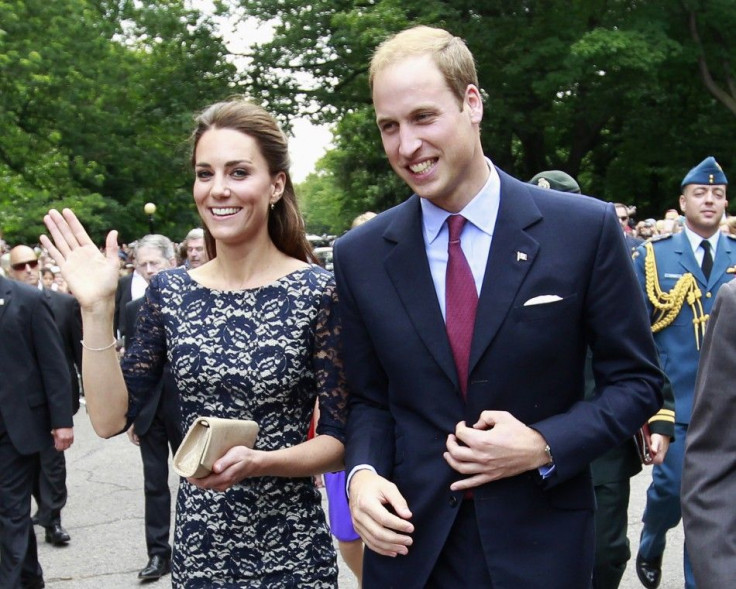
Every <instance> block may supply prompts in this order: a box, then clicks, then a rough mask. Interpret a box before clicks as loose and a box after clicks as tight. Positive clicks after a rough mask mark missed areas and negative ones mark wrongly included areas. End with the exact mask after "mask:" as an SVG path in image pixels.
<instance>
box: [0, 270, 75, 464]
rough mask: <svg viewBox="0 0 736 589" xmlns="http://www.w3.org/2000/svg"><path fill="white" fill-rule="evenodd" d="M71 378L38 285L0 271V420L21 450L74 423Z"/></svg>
mask: <svg viewBox="0 0 736 589" xmlns="http://www.w3.org/2000/svg"><path fill="white" fill-rule="evenodd" d="M70 389H71V378H70V374H69V368H68V366H67V364H66V361H65V360H64V351H63V349H62V344H61V337H60V336H59V330H58V329H57V327H56V324H55V323H54V317H53V315H52V313H51V309H50V308H49V305H48V303H47V302H46V299H45V297H44V296H43V294H42V293H41V291H40V290H38V289H37V288H34V287H32V286H28V285H27V284H22V283H20V282H15V281H12V280H8V279H7V278H4V277H2V276H0V420H2V422H3V424H4V427H5V429H6V430H7V432H8V436H9V438H10V441H11V442H12V443H13V446H14V447H15V449H16V450H17V451H18V453H19V454H34V453H36V452H40V451H41V450H44V449H45V448H48V447H49V446H50V445H51V444H52V437H51V430H52V429H57V428H62V427H72V426H73V425H74V423H73V420H72V403H71V390H70Z"/></svg>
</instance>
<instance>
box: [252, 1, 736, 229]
mask: <svg viewBox="0 0 736 589" xmlns="http://www.w3.org/2000/svg"><path fill="white" fill-rule="evenodd" d="M239 4H241V5H242V6H245V7H247V10H248V11H249V13H250V14H252V15H255V16H256V17H258V18H260V19H262V20H264V21H270V22H272V23H276V24H275V36H274V38H273V40H272V41H270V42H268V43H265V44H262V45H261V46H258V47H256V48H255V49H254V50H253V51H252V54H251V56H250V57H251V59H252V61H253V63H252V67H251V68H250V69H249V76H251V79H252V83H253V89H254V93H255V94H256V95H258V96H260V97H261V99H262V100H263V101H264V103H266V104H267V105H268V106H269V107H270V108H272V109H273V110H275V111H277V112H279V113H281V114H282V116H284V117H290V116H296V115H303V114H305V113H309V114H310V116H311V117H312V118H313V119H314V120H316V121H319V122H334V121H338V122H339V124H338V125H337V127H336V131H335V133H336V137H335V141H334V143H335V152H336V153H332V154H330V155H329V159H325V161H324V162H323V167H324V171H323V174H332V175H333V176H334V185H335V186H336V187H338V188H339V190H333V191H332V192H333V196H331V198H332V199H333V200H334V199H339V200H341V202H340V203H339V206H337V204H336V203H333V210H334V211H336V214H340V215H341V222H342V223H343V224H344V225H345V226H347V224H348V223H349V220H350V215H352V214H353V213H354V212H355V211H356V210H358V209H360V208H363V209H367V208H370V209H373V210H381V209H383V208H386V207H387V206H390V205H391V204H395V203H397V202H400V201H401V200H403V199H404V198H405V197H406V195H407V189H406V188H402V187H401V186H400V185H397V183H396V181H395V179H392V172H391V171H390V170H389V168H388V165H387V164H386V162H385V157H384V156H383V155H382V151H381V146H380V138H379V136H378V132H377V130H376V129H375V125H374V123H372V111H371V108H370V95H369V90H368V85H367V65H368V62H369V59H370V55H371V51H372V50H373V48H374V47H375V46H376V45H377V44H378V43H379V42H380V41H381V40H383V39H384V38H385V37H386V36H388V35H389V34H391V33H393V32H396V31H398V30H401V29H402V28H404V27H406V26H409V25H412V24H428V25H434V26H442V27H445V28H447V29H448V30H450V31H452V32H453V33H454V34H456V35H458V36H461V37H463V38H464V39H466V41H467V43H468V45H469V47H470V48H471V50H472V51H473V53H474V55H475V57H476V61H477V65H478V72H479V78H480V83H481V86H482V89H483V91H484V94H485V115H484V120H483V125H482V137H483V142H484V148H485V150H486V153H487V154H488V155H489V156H490V157H491V158H492V159H493V160H494V162H495V163H496V164H497V165H499V166H500V167H502V168H503V169H505V170H506V171H508V172H510V173H512V174H513V175H515V176H517V177H519V178H521V179H528V178H530V177H531V176H533V175H534V174H535V173H536V172H538V171H540V170H544V169H551V168H559V169H563V170H565V171H567V172H569V173H571V174H573V175H575V176H577V177H578V179H579V180H580V183H581V185H582V186H583V188H584V189H585V191H586V192H587V193H589V194H593V195H596V196H600V197H601V198H604V199H606V200H610V201H623V202H626V203H630V204H637V205H638V207H639V211H640V213H642V214H643V213H646V214H649V215H652V216H656V215H660V214H661V213H662V211H664V210H665V209H667V208H670V207H672V206H674V205H675V204H676V202H677V196H678V194H679V182H680V180H681V178H682V177H683V176H684V174H685V172H686V171H687V170H688V169H689V168H690V167H691V166H693V165H694V164H696V163H698V162H699V161H700V160H702V159H703V158H704V157H705V156H706V155H715V156H716V158H717V159H718V160H719V161H720V162H721V163H722V164H723V166H724V168H725V169H726V171H727V172H728V171H729V170H732V172H731V173H732V175H736V155H734V154H733V150H732V149H731V137H732V136H733V133H734V130H735V129H734V125H735V124H736V118H734V116H733V114H734V112H736V111H734V108H733V107H735V106H736V100H735V99H736V83H734V78H733V76H734V69H733V65H732V64H731V62H730V60H729V57H730V56H733V55H734V54H735V49H736V47H734V45H735V44H736V41H734V40H733V36H732V35H730V34H729V33H730V32H731V31H732V30H733V25H734V24H736V4H734V3H733V2H731V1H729V0H681V1H679V2H673V1H671V0H607V1H606V0H603V1H602V0H580V1H577V2H569V1H563V0H524V1H518V2H508V1H505V0H487V1H485V2H477V1H474V2H470V1H467V0H453V1H449V0H448V1H438V0H422V1H421V2H420V1H416V0H404V1H402V2H399V1H397V0H373V1H371V2H363V1H347V0H315V1H312V2H309V3H297V2H284V1H283V0H248V2H244V1H243V2H240V3H239ZM308 189H309V186H307V187H305V190H308ZM307 200H308V201H309V202H310V203H311V200H310V199H307Z"/></svg>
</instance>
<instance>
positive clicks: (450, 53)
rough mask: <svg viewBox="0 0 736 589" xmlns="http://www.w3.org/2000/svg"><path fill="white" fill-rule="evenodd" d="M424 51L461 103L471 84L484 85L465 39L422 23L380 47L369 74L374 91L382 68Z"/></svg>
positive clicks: (419, 54)
mask: <svg viewBox="0 0 736 589" xmlns="http://www.w3.org/2000/svg"><path fill="white" fill-rule="evenodd" d="M421 55H430V56H431V57H432V59H433V60H434V62H435V63H436V64H437V67H438V68H439V70H440V72H441V73H442V76H443V77H444V78H445V81H446V82H447V86H448V87H449V88H450V91H451V92H452V93H453V95H454V96H455V97H456V98H457V99H458V101H459V103H460V104H461V105H462V103H463V100H464V99H465V90H467V88H468V85H469V84H473V85H474V86H475V87H476V88H480V86H479V85H478V73H477V72H476V69H475V60H474V59H473V54H472V53H471V52H470V49H468V47H467V45H465V41H463V40H462V39H461V38H460V37H455V36H453V35H452V34H450V33H449V32H447V31H445V30H444V29H436V28H433V27H427V26H423V25H422V26H417V27H412V28H410V29H406V30H404V31H401V32H400V33H397V34H396V35H394V36H393V37H390V38H388V39H386V40H385V41H384V42H383V43H381V44H380V45H379V46H378V47H377V48H376V51H375V53H374V54H373V59H371V67H370V70H369V77H368V81H369V83H370V87H371V91H372V90H373V81H374V80H375V77H376V75H377V74H378V72H380V71H381V70H383V69H384V68H386V67H387V66H389V65H392V64H394V63H396V62H398V61H401V60H402V59H406V58H407V57H416V56H421Z"/></svg>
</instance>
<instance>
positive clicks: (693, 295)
mask: <svg viewBox="0 0 736 589" xmlns="http://www.w3.org/2000/svg"><path fill="white" fill-rule="evenodd" d="M727 186H728V180H727V179H726V175H725V174H724V173H723V170H722V169H721V167H720V166H719V165H718V163H717V162H716V160H715V159H714V158H713V157H707V158H706V159H704V160H703V161H702V162H701V163H700V164H698V165H697V166H695V167H694V168H693V169H692V170H690V171H689V172H688V174H687V175H686V176H685V178H684V179H683V181H682V183H681V190H682V194H681V195H680V210H681V211H682V213H683V214H684V216H685V225H684V230H683V231H681V232H680V233H677V234H674V235H668V236H663V237H661V238H655V239H653V240H652V241H650V242H647V243H645V244H644V245H642V246H641V247H639V248H638V249H637V251H636V252H635V260H634V264H635V269H636V273H637V276H638V278H639V282H640V283H641V287H642V290H643V291H644V297H645V299H646V303H647V308H648V310H649V314H650V320H651V324H652V331H653V332H654V339H655V342H656V344H657V348H658V350H659V355H660V361H661V365H662V369H663V370H664V372H665V373H666V375H667V376H668V377H669V380H670V382H671V383H672V389H673V391H674V395H675V439H674V441H673V443H672V444H671V445H670V448H669V452H668V453H667V456H666V458H665V461H664V463H663V464H661V465H656V466H655V467H654V469H653V472H652V483H651V485H650V487H649V490H648V491H647V504H646V508H645V510H644V517H643V522H644V527H643V529H642V534H641V541H640V543H639V553H638V554H637V557H636V572H637V575H638V576H639V580H640V581H641V582H642V584H643V585H644V586H645V587H648V588H654V587H657V586H659V583H660V581H661V576H662V554H663V553H664V548H665V542H666V534H667V530H669V529H670V528H673V527H675V526H676V525H677V524H678V522H679V521H680V514H681V512H680V479H681V476H682V464H683V453H684V448H685V435H686V432H687V426H688V423H689V422H690V413H691V409H692V399H693V390H694V388H695V375H696V373H697V368H698V359H699V356H700V346H701V343H702V341H703V335H704V334H705V327H706V323H707V321H708V315H709V313H710V311H711V308H712V306H713V302H714V301H715V298H716V293H717V292H718V289H719V288H720V286H721V285H722V284H724V283H726V282H728V281H730V280H731V279H732V278H733V268H734V266H736V244H735V243H734V241H733V237H732V236H725V235H724V234H722V233H721V232H720V231H719V230H718V226H719V223H720V221H721V218H722V217H723V215H724V212H725V210H726V206H727V204H728V203H727V201H726V187H727ZM684 561H685V562H684V568H685V583H686V587H688V588H692V587H694V586H695V584H694V581H693V575H692V570H691V568H690V562H689V559H688V556H687V551H685V555H684Z"/></svg>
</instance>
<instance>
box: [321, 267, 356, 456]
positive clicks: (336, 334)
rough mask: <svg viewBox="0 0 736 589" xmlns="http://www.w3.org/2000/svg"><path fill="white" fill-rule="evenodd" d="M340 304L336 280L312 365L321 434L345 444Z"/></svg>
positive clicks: (326, 297) (327, 293) (326, 299)
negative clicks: (338, 306) (338, 312)
mask: <svg viewBox="0 0 736 589" xmlns="http://www.w3.org/2000/svg"><path fill="white" fill-rule="evenodd" d="M337 304H338V301H337V288H336V287H335V279H334V278H330V280H329V282H328V283H327V285H326V286H325V289H324V292H323V294H322V297H321V307H320V311H319V314H318V316H317V321H316V325H315V333H314V348H313V350H314V351H313V357H312V365H313V367H314V374H315V379H316V382H317V391H318V392H317V398H318V401H319V422H318V423H317V433H318V434H327V435H329V436H332V437H334V438H337V439H338V440H340V441H341V442H343V443H345V423H346V421H347V383H346V380H345V373H344V370H343V365H342V353H341V343H340V342H341V339H340V338H341V334H340V332H341V329H340V322H339V319H338V314H337Z"/></svg>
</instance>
